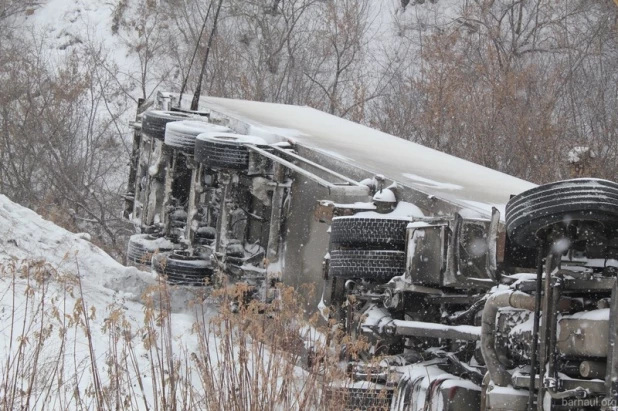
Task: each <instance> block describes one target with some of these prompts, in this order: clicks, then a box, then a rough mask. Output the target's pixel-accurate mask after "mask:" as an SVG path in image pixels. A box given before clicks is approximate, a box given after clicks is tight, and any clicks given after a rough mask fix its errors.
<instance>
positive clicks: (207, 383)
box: [0, 195, 338, 410]
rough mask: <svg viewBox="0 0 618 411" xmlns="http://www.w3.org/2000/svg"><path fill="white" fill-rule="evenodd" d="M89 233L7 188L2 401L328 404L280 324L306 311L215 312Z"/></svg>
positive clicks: (0, 330) (35, 404)
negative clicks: (107, 249) (56, 220)
mask: <svg viewBox="0 0 618 411" xmlns="http://www.w3.org/2000/svg"><path fill="white" fill-rule="evenodd" d="M85 238H87V235H83V234H72V233H70V232H68V231H66V230H64V229H62V228H60V227H58V226H56V225H54V224H53V223H51V222H49V221H46V220H44V219H42V218H41V217H40V216H38V215H37V214H36V213H34V212H33V211H31V210H28V209H26V208H24V207H21V206H19V205H17V204H15V203H13V202H12V201H10V200H9V199H8V198H7V197H5V196H3V195H0V324H1V326H0V353H1V354H0V364H2V365H0V369H1V372H0V376H1V377H0V408H1V409H29V410H30V409H33V410H34V409H36V410H69V409H87V410H90V409H92V410H95V409H96V410H101V409H108V410H112V409H114V410H115V409H127V410H137V409H140V410H142V409H143V410H145V409H150V410H157V409H159V410H168V409H183V410H184V409H197V408H196V407H199V408H200V409H212V410H219V409H232V408H234V409H239V410H243V409H255V404H258V403H259V404H270V405H269V406H270V407H279V409H320V408H321V409H323V408H322V407H323V406H325V405H322V406H319V407H317V405H316V404H317V403H318V402H319V401H321V396H320V395H318V391H316V389H317V388H316V387H317V385H316V378H315V375H312V374H310V373H307V371H303V370H301V369H300V368H298V366H297V364H298V363H299V361H300V357H299V354H298V353H299V350H298V349H295V353H291V352H289V351H288V349H289V344H291V343H292V342H293V341H294V339H295V338H298V335H299V334H298V331H294V330H292V334H288V333H287V331H288V330H287V328H281V327H282V326H283V324H284V323H286V321H290V320H294V322H297V321H296V320H297V319H298V317H297V316H299V315H300V316H302V312H299V311H298V310H297V309H296V310H282V311H281V313H280V314H278V315H273V316H271V317H270V318H271V320H270V321H268V322H264V319H263V317H259V314H257V313H253V311H251V310H249V311H247V312H246V313H244V314H234V315H232V314H231V313H229V311H228V310H226V309H225V307H226V305H223V306H222V307H223V310H222V313H220V314H217V313H216V310H215V308H214V306H213V305H212V304H211V303H204V302H203V297H202V296H201V289H200V288H187V287H184V288H183V287H179V288H175V289H173V290H169V289H167V288H161V287H157V286H156V281H155V280H154V278H153V277H152V276H151V274H150V273H148V272H142V271H139V270H138V269H136V268H133V267H124V266H122V265H120V264H119V263H117V262H116V261H114V260H113V259H112V258H111V257H110V256H108V255H106V254H105V253H104V252H103V251H101V250H100V249H99V248H97V247H95V246H94V245H92V244H91V243H90V242H89V241H88V240H87V239H85ZM282 303H285V298H284V299H283V300H282ZM226 313H227V314H226ZM258 319H259V320H258ZM295 319H296V320H295ZM239 324H244V325H243V327H241V328H239V327H238V325H239ZM273 327H274V328H273ZM291 336H295V337H291ZM266 341H267V342H268V345H267V344H266ZM283 341H285V344H287V345H288V349H286V348H285V347H284V346H283V344H282V342H283ZM298 343H299V341H298V342H295V343H294V344H298ZM300 344H302V343H300ZM297 348H298V347H297ZM300 352H302V350H300ZM335 358H338V357H335ZM323 372H324V371H323V370H322V373H323ZM321 378H322V381H324V378H325V377H324V375H323V376H322V377H321ZM296 384H298V385H296ZM282 387H286V388H285V389H282ZM303 404H304V405H303ZM316 407H317V408H316ZM267 409H273V408H268V407H267Z"/></svg>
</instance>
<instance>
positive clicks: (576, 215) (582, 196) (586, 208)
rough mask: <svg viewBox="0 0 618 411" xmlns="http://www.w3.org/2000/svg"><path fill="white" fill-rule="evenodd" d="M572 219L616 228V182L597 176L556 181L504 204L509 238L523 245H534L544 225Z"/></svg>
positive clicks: (617, 193)
mask: <svg viewBox="0 0 618 411" xmlns="http://www.w3.org/2000/svg"><path fill="white" fill-rule="evenodd" d="M574 221H595V222H599V223H601V224H603V225H604V226H605V227H606V228H612V227H618V184H616V183H614V182H611V181H607V180H597V179H576V180H566V181H559V182H557V183H551V184H545V185H542V186H539V187H535V188H533V189H531V190H528V191H524V192H523V193H521V194H519V195H517V196H515V197H513V198H512V199H511V200H510V201H509V202H508V203H507V205H506V230H507V233H508V235H509V239H510V240H511V241H513V242H514V243H516V244H518V245H520V246H522V247H526V248H534V247H536V238H537V233H539V231H540V230H542V229H543V228H546V227H549V226H552V225H554V224H565V225H566V224H569V223H571V222H574Z"/></svg>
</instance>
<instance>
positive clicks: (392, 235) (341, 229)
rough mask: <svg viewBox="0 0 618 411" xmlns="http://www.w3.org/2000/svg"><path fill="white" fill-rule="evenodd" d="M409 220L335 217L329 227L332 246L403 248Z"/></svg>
mask: <svg viewBox="0 0 618 411" xmlns="http://www.w3.org/2000/svg"><path fill="white" fill-rule="evenodd" d="M409 223H410V220H397V219H391V218H363V217H353V216H351V217H335V218H333V223H332V225H331V227H330V243H331V244H332V245H334V246H346V247H362V248H365V249H386V250H401V251H403V250H405V247H406V227H407V226H408V224H409Z"/></svg>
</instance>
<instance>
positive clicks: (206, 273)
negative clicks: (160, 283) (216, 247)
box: [152, 252, 213, 286]
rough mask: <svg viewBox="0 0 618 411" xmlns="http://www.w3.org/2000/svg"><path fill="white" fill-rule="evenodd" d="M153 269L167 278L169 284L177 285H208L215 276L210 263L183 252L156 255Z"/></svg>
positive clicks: (153, 260)
mask: <svg viewBox="0 0 618 411" xmlns="http://www.w3.org/2000/svg"><path fill="white" fill-rule="evenodd" d="M152 268H153V269H154V271H155V272H156V273H157V274H158V275H160V276H162V277H165V279H166V280H167V282H168V283H170V284H176V285H196V286H203V285H206V284H207V283H208V282H209V280H210V278H211V277H212V274H213V269H212V266H211V264H210V262H209V261H206V260H203V259H201V258H199V257H195V256H188V255H185V254H183V253H182V252H169V253H161V254H155V255H154V256H153V257H152Z"/></svg>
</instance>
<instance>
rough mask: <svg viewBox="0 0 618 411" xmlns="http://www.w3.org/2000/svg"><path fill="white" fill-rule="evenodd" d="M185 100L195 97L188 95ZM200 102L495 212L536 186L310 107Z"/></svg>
mask: <svg viewBox="0 0 618 411" xmlns="http://www.w3.org/2000/svg"><path fill="white" fill-rule="evenodd" d="M183 101H190V99H189V98H187V97H185V98H183ZM200 107H202V108H203V109H207V110H209V111H210V112H211V115H213V116H216V115H220V116H222V117H225V118H228V119H230V120H231V121H230V124H232V125H234V126H236V127H243V128H244V129H245V131H246V132H247V133H248V134H255V135H264V134H267V135H273V136H280V137H281V138H284V139H286V140H288V141H291V142H293V143H294V144H297V145H302V146H306V147H309V148H311V149H313V150H316V151H319V152H320V153H321V154H322V155H324V156H327V157H332V158H333V159H335V160H338V161H344V162H346V163H349V164H350V165H353V166H355V167H357V168H360V169H363V170H365V171H366V173H367V175H374V174H382V175H384V176H385V177H387V178H388V179H391V180H393V181H396V182H397V183H399V184H401V185H402V186H404V187H409V188H411V189H414V190H418V191H420V192H422V193H425V194H427V195H430V196H434V197H437V198H440V199H443V200H445V201H448V202H451V203H453V204H455V205H457V206H459V207H460V208H471V209H474V210H476V211H479V212H482V213H483V214H484V215H485V216H490V215H491V207H497V208H498V209H499V210H501V211H503V210H504V205H505V204H506V203H507V201H508V200H509V198H510V196H511V195H514V194H519V193H520V192H522V191H525V190H528V189H530V188H533V187H535V185H534V184H532V183H529V182H527V181H524V180H521V179H519V178H516V177H513V176H510V175H507V174H504V173H501V172H498V171H495V170H492V169H489V168H487V167H483V166H481V165H478V164H474V163H471V162H469V161H466V160H463V159H460V158H458V157H454V156H451V155H448V154H446V153H442V152H439V151H437V150H433V149H431V148H428V147H425V146H422V145H420V144H416V143H412V142H410V141H406V140H403V139H401V138H398V137H395V136H392V135H390V134H386V133H383V132H380V131H378V130H375V129H372V128H369V127H366V126H363V125H361V124H358V123H354V122H352V121H348V120H345V119H342V118H340V117H336V116H333V115H330V114H328V113H325V112H322V111H319V110H315V109H313V108H310V107H302V106H292V105H285V104H274V103H263V102H256V101H247V100H233V99H225V98H216V97H202V98H201V99H200Z"/></svg>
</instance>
